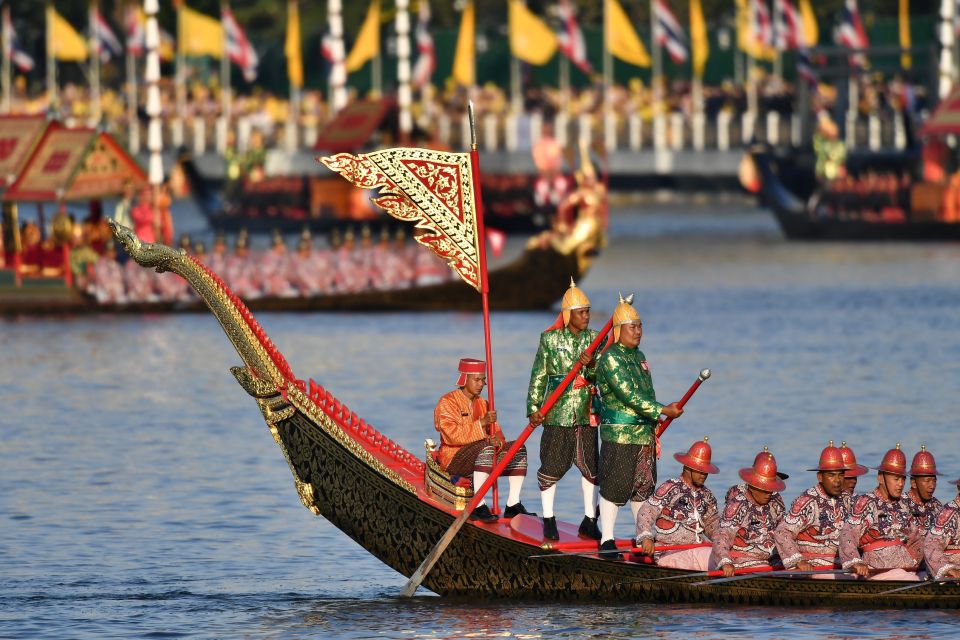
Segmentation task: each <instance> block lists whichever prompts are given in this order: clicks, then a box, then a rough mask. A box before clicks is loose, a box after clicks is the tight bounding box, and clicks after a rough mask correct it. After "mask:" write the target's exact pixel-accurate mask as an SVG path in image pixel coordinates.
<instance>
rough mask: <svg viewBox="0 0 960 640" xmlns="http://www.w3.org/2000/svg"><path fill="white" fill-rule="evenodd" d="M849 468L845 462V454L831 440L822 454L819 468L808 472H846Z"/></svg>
mask: <svg viewBox="0 0 960 640" xmlns="http://www.w3.org/2000/svg"><path fill="white" fill-rule="evenodd" d="M847 468H848V467H847V464H846V463H845V462H844V461H843V454H842V453H841V452H840V449H839V448H838V447H835V446H833V440H831V441H830V444H828V445H827V446H826V447H824V449H823V451H821V452H820V462H819V463H818V464H817V467H816V468H815V469H807V471H846V470H847Z"/></svg>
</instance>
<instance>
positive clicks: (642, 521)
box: [637, 437, 720, 571]
mask: <svg viewBox="0 0 960 640" xmlns="http://www.w3.org/2000/svg"><path fill="white" fill-rule="evenodd" d="M707 440H708V438H706V437H704V439H703V440H701V441H698V442H694V443H693V444H692V445H691V446H690V449H689V451H687V452H682V451H681V452H678V453H675V454H673V458H674V459H675V460H676V461H677V462H679V463H680V464H682V465H683V472H682V473H681V474H680V477H679V478H672V479H670V480H667V481H666V482H664V483H663V484H661V485H660V486H659V487H657V490H656V491H654V492H653V495H652V496H650V497H649V498H647V501H646V502H644V503H643V505H642V506H641V507H640V513H639V514H638V515H637V546H639V547H643V553H644V554H645V555H648V556H652V555H654V550H655V547H654V539H656V541H657V542H658V543H660V544H661V545H671V546H675V545H676V546H678V545H696V544H700V543H702V542H704V534H706V537H707V539H709V540H713V539H714V538H715V537H716V535H717V525H718V524H719V522H720V514H719V513H718V512H717V499H716V498H715V497H714V495H713V492H712V491H710V489H708V488H707V487H706V486H704V483H705V482H706V480H707V475H708V474H711V473H717V472H719V471H720V470H719V469H718V468H717V467H716V466H715V465H713V464H711V463H710V458H711V454H712V450H711V448H710V445H709V444H708V442H707ZM655 558H656V561H657V564H658V565H660V566H661V567H671V568H674V569H691V570H697V571H705V570H706V569H707V565H708V564H709V561H710V546H709V545H705V546H702V547H700V548H694V549H678V550H675V551H667V552H665V553H658V554H657V555H656V556H655Z"/></svg>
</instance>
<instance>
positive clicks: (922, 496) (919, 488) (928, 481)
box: [907, 445, 943, 535]
mask: <svg viewBox="0 0 960 640" xmlns="http://www.w3.org/2000/svg"><path fill="white" fill-rule="evenodd" d="M938 475H940V474H939V473H937V461H936V460H934V459H933V454H932V453H930V452H929V451H927V447H926V445H920V451H918V452H917V455H915V456H913V462H912V463H911V465H910V491H909V492H908V493H907V505H908V506H909V507H910V512H911V513H912V514H913V517H914V519H915V520H916V521H917V526H918V527H920V533H921V534H922V535H926V534H927V532H928V531H930V527H932V526H933V523H934V521H935V520H936V518H937V514H938V513H940V510H941V509H943V503H942V502H940V501H939V500H937V499H936V498H934V497H933V493H934V492H935V491H936V490H937V476H938Z"/></svg>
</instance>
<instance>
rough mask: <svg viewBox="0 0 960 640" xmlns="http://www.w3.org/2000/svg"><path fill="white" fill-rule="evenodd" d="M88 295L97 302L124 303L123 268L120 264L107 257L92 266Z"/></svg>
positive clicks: (125, 295)
mask: <svg viewBox="0 0 960 640" xmlns="http://www.w3.org/2000/svg"><path fill="white" fill-rule="evenodd" d="M88 289H89V291H90V293H92V294H93V295H94V296H96V298H97V302H99V303H101V304H104V303H120V304H122V303H124V302H126V301H127V292H126V289H125V287H124V281H123V267H121V266H120V263H119V262H117V261H116V260H114V259H113V258H110V257H108V256H103V257H101V258H100V259H99V260H97V263H96V264H95V265H93V277H92V278H91V279H90V285H89V287H88Z"/></svg>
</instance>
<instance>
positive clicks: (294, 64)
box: [283, 0, 303, 89]
mask: <svg viewBox="0 0 960 640" xmlns="http://www.w3.org/2000/svg"><path fill="white" fill-rule="evenodd" d="M283 53H284V55H286V56H287V77H288V78H289V79H290V84H291V85H292V86H294V87H296V88H298V89H299V88H300V87H302V86H303V55H302V54H301V53H300V8H299V7H298V6H297V0H290V1H289V2H287V40H286V42H285V43H284V45H283Z"/></svg>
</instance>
